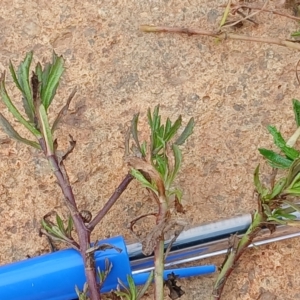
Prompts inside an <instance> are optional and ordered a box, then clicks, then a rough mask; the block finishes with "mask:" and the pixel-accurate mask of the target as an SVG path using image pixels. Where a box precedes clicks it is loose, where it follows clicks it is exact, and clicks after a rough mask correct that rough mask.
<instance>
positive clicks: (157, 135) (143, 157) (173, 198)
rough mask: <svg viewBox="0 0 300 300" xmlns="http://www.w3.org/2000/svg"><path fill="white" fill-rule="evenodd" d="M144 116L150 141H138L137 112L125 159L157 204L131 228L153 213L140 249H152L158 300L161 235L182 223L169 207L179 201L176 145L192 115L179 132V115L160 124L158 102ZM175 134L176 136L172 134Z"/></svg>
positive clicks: (161, 282)
mask: <svg viewBox="0 0 300 300" xmlns="http://www.w3.org/2000/svg"><path fill="white" fill-rule="evenodd" d="M147 117H148V124H149V127H150V141H148V142H146V141H143V142H140V141H139V137H138V130H137V123H138V118H139V115H138V114H137V115H135V116H134V118H133V120H132V125H131V131H130V135H129V136H128V138H127V142H126V150H127V156H126V161H127V162H128V164H129V166H130V167H131V170H130V173H131V175H132V176H133V177H134V178H135V179H137V180H138V181H139V182H140V183H141V185H142V186H143V187H144V188H147V189H148V191H149V192H150V193H151V195H152V197H153V198H154V200H155V201H156V203H157V206H158V212H157V213H150V214H147V215H144V216H140V217H138V218H136V219H135V220H133V221H132V222H131V228H132V227H133V225H134V224H135V222H136V221H137V220H140V219H141V218H143V217H146V216H153V215H154V216H156V226H155V227H154V228H153V229H152V230H151V231H150V232H149V234H148V235H147V237H146V239H145V240H144V241H143V253H144V254H145V255H150V254H152V253H153V251H154V256H155V259H154V265H155V273H154V274H155V275H154V280H155V299H157V300H159V299H164V293H163V287H164V280H163V271H164V259H165V253H164V251H165V248H164V241H165V238H164V237H165V234H166V233H167V232H168V231H170V229H171V228H173V227H174V226H176V225H178V226H180V227H181V228H183V223H180V222H178V220H175V219H172V217H171V215H172V214H171V208H172V207H173V206H174V203H175V204H177V207H178V205H179V206H180V205H181V204H180V202H181V196H182V192H181V190H180V189H179V188H177V187H176V186H175V185H174V181H175V178H176V176H177V175H178V172H179V170H180V167H181V163H182V153H181V150H180V148H179V146H181V145H182V144H184V142H185V141H186V140H187V138H188V137H189V136H190V135H191V134H192V132H193V128H194V119H193V118H191V119H190V120H189V122H188V124H187V125H186V127H185V128H184V129H183V130H182V131H181V133H180V134H178V133H179V129H180V128H181V126H182V117H181V116H179V117H178V118H177V120H176V121H175V122H174V123H172V122H171V120H170V119H169V118H167V120H166V122H165V123H164V124H163V123H162V120H161V116H160V114H159V106H156V107H155V108H154V110H153V113H151V110H150V109H149V110H148V114H147ZM175 136H177V137H176V138H175ZM130 142H131V144H130ZM172 204H173V205H172Z"/></svg>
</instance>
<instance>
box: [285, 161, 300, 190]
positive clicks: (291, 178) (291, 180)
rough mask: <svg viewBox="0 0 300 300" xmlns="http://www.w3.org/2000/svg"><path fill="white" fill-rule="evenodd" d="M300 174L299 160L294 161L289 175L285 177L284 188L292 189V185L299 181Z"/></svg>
mask: <svg viewBox="0 0 300 300" xmlns="http://www.w3.org/2000/svg"><path fill="white" fill-rule="evenodd" d="M299 174H300V158H298V159H296V160H294V162H293V163H292V165H291V167H290V169H289V173H288V175H287V177H286V186H288V187H293V186H294V184H295V183H296V182H297V181H298V180H299Z"/></svg>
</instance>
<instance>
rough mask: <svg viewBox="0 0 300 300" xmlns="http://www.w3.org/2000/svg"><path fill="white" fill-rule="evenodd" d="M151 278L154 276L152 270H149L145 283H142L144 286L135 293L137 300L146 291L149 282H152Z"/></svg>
mask: <svg viewBox="0 0 300 300" xmlns="http://www.w3.org/2000/svg"><path fill="white" fill-rule="evenodd" d="M153 278H154V272H153V271H151V272H150V274H149V277H148V279H147V281H146V283H145V284H144V286H143V287H142V288H141V289H140V290H139V292H138V294H137V298H136V299H137V300H140V299H141V298H142V297H143V296H144V294H145V293H146V291H147V290H148V288H149V286H150V284H151V283H152V281H153Z"/></svg>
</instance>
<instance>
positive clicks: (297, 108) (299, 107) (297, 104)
mask: <svg viewBox="0 0 300 300" xmlns="http://www.w3.org/2000/svg"><path fill="white" fill-rule="evenodd" d="M292 101H293V110H294V114H295V121H296V124H297V127H299V126H300V101H299V100H297V99H293V100H292Z"/></svg>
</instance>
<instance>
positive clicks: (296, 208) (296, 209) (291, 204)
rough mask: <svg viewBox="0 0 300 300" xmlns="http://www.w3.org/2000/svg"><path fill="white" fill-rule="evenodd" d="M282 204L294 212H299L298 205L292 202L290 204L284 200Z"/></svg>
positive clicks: (299, 207)
mask: <svg viewBox="0 0 300 300" xmlns="http://www.w3.org/2000/svg"><path fill="white" fill-rule="evenodd" d="M283 203H284V204H287V205H289V206H290V207H292V208H293V209H294V210H295V211H297V212H300V205H298V204H296V203H293V202H291V201H287V200H284V201H283Z"/></svg>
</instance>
